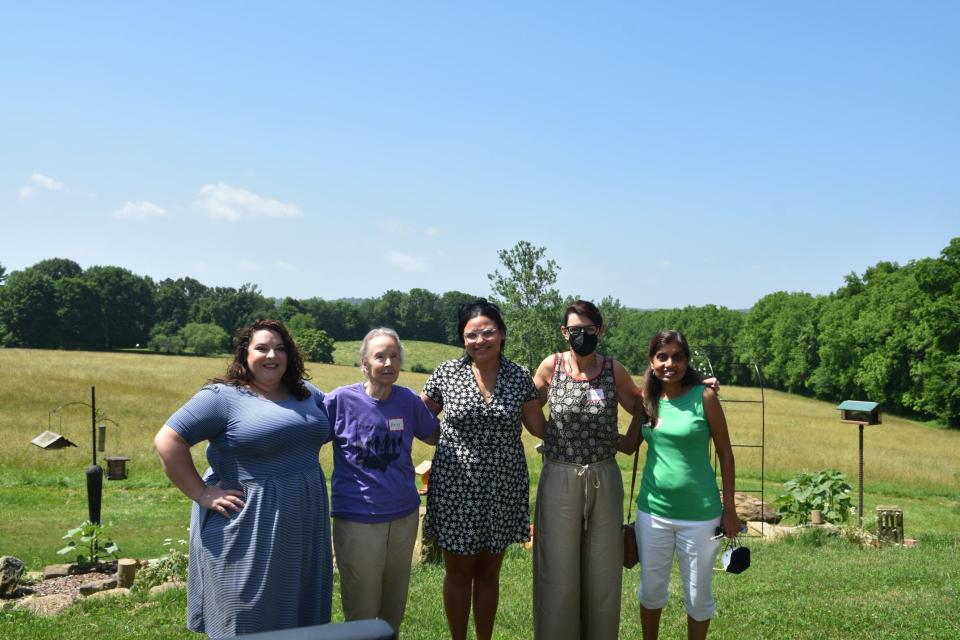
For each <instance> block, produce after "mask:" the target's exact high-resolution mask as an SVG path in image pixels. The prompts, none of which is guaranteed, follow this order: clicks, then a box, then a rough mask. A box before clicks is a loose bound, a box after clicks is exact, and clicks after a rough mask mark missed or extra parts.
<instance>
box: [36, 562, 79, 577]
mask: <svg viewBox="0 0 960 640" xmlns="http://www.w3.org/2000/svg"><path fill="white" fill-rule="evenodd" d="M72 573H73V565H72V564H48V565H47V566H46V567H44V569H43V579H44V580H50V579H51V578H62V577H63V576H68V575H70V574H72Z"/></svg>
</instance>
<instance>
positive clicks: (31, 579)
mask: <svg viewBox="0 0 960 640" xmlns="http://www.w3.org/2000/svg"><path fill="white" fill-rule="evenodd" d="M38 582H43V571H27V572H26V573H25V574H23V578H21V579H20V583H21V584H36V583H38Z"/></svg>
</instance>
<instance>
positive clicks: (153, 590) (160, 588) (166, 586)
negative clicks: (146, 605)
mask: <svg viewBox="0 0 960 640" xmlns="http://www.w3.org/2000/svg"><path fill="white" fill-rule="evenodd" d="M183 586H184V584H183V583H182V582H164V583H163V584H158V585H157V586H155V587H150V595H152V596H155V595H157V594H158V593H163V592H164V591H170V590H171V589H179V588H181V587H183Z"/></svg>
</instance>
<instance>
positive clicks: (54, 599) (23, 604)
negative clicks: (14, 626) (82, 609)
mask: <svg viewBox="0 0 960 640" xmlns="http://www.w3.org/2000/svg"><path fill="white" fill-rule="evenodd" d="M71 604H73V598H71V597H70V596H68V595H67V594H65V593H54V594H52V595H49V596H40V597H37V598H25V599H23V600H21V601H20V602H18V603H17V606H16V607H14V608H16V609H26V610H28V611H30V612H31V613H33V614H34V615H38V616H55V615H57V614H58V613H61V612H62V611H64V610H65V609H67V608H68V607H69V606H70V605H71Z"/></svg>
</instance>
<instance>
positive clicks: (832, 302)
mask: <svg viewBox="0 0 960 640" xmlns="http://www.w3.org/2000/svg"><path fill="white" fill-rule="evenodd" d="M498 258H499V261H500V265H499V267H498V269H497V270H495V271H494V272H493V273H491V274H490V275H489V278H490V289H491V292H492V296H491V298H492V299H493V300H494V301H495V302H497V303H498V304H500V306H501V308H502V309H503V311H504V316H505V319H506V321H507V325H508V327H509V330H510V335H509V338H508V340H507V345H506V351H507V356H508V357H510V358H512V359H514V360H517V361H518V362H521V363H522V364H524V365H525V366H527V367H531V368H533V367H535V366H536V365H537V364H538V363H539V362H540V360H541V359H542V358H543V357H544V356H545V355H547V354H549V353H551V352H552V351H555V350H558V349H562V348H563V343H562V341H561V337H560V333H559V330H558V327H559V325H560V323H561V321H562V313H563V309H564V307H565V305H566V304H567V303H569V301H571V300H572V299H573V298H575V297H577V296H572V295H567V296H563V295H561V293H560V292H559V291H558V290H557V288H556V286H555V285H556V280H557V273H558V271H559V269H560V267H559V266H558V265H557V264H556V262H554V261H553V260H550V259H548V258H547V257H546V249H544V248H542V247H535V246H533V245H532V244H530V243H529V242H526V241H521V242H519V243H517V245H515V246H514V247H513V248H511V249H509V250H502V251H500V252H498ZM475 297H476V296H475V295H473V294H468V293H463V292H460V291H450V292H446V293H443V294H435V293H433V292H430V291H428V290H426V289H419V288H417V289H411V290H410V291H408V292H402V291H393V290H391V291H387V292H385V293H384V294H383V295H382V296H380V297H377V298H365V299H359V300H324V299H322V298H307V299H302V300H298V299H294V298H284V299H282V300H276V299H271V298H267V297H265V296H264V295H263V294H262V293H261V291H260V290H259V289H258V287H257V286H256V285H254V284H245V285H243V286H241V287H240V288H239V289H235V288H231V287H208V286H206V285H204V284H202V283H200V282H198V281H197V280H194V279H193V278H179V279H176V280H174V279H169V278H168V279H165V280H161V281H159V282H155V281H153V280H152V279H151V278H149V277H146V276H138V275H136V274H134V273H132V272H130V271H129V270H127V269H123V268H121V267H114V266H94V267H89V268H88V269H81V268H80V266H79V265H78V264H77V263H75V262H73V261H71V260H65V259H62V258H53V259H50V260H44V261H42V262H39V263H37V264H35V265H33V266H31V267H29V268H26V269H23V270H21V271H14V272H12V273H10V274H7V272H6V270H5V269H4V268H3V266H2V265H0V344H2V345H3V346H6V347H38V348H65V349H92V350H101V349H117V348H130V347H135V346H138V345H139V346H141V347H148V348H149V349H152V350H154V351H158V352H167V353H182V352H193V353H200V354H202V353H214V352H218V351H223V350H226V349H229V345H230V336H232V335H233V334H234V333H235V331H236V330H237V329H238V328H239V327H242V326H245V325H247V324H249V323H250V322H251V321H252V320H253V319H255V318H257V317H267V316H270V317H277V318H280V319H282V320H284V321H285V322H287V324H288V326H290V328H291V332H292V333H293V334H294V336H295V337H296V338H297V341H298V343H300V345H301V347H303V348H304V350H305V351H306V352H307V354H308V357H309V358H310V359H311V360H314V361H319V362H329V361H332V352H333V344H334V341H338V340H359V339H360V338H362V337H363V335H364V334H365V333H366V332H367V331H368V330H369V329H370V328H373V327H377V326H390V327H393V328H395V329H396V330H397V331H398V332H399V333H400V335H401V336H402V337H403V338H404V339H409V340H426V341H431V342H442V343H447V344H457V332H456V311H457V308H458V307H459V306H460V305H461V304H462V303H464V302H466V301H469V300H472V299H474V298H475ZM598 306H600V308H601V310H602V311H603V314H604V318H605V322H606V324H607V334H606V337H605V338H604V340H603V342H602V343H601V349H602V350H603V351H605V352H606V353H607V354H609V355H612V356H614V357H616V358H617V359H618V360H620V361H621V362H622V363H623V364H624V365H625V366H626V367H627V368H628V369H629V370H631V371H633V372H635V373H642V372H643V371H644V370H645V368H646V366H647V345H648V341H649V339H650V337H651V336H652V335H653V334H654V333H656V332H657V331H660V330H662V329H668V328H669V329H678V330H680V331H683V332H684V333H685V334H686V335H687V337H688V338H689V340H690V343H691V345H693V346H695V347H699V348H698V349H697V355H696V357H697V359H698V360H697V362H696V363H695V364H697V365H698V366H701V367H703V366H706V363H707V362H709V365H710V367H711V372H712V373H714V374H716V375H717V376H718V377H719V378H720V379H721V380H722V381H723V382H725V383H728V384H757V383H758V378H757V375H756V373H755V371H754V370H753V369H752V366H748V365H752V364H753V363H755V364H756V365H757V367H758V369H759V371H760V376H761V378H762V380H763V382H764V384H765V385H766V386H768V387H772V388H775V389H781V390H784V391H789V392H792V393H801V394H805V395H810V396H814V397H818V398H823V399H826V400H830V401H834V400H843V399H848V398H851V399H869V400H873V401H876V402H880V403H881V404H882V405H883V408H884V410H885V411H891V412H895V413H907V414H913V415H917V416H920V417H933V418H936V419H939V420H941V421H943V422H945V423H947V424H949V425H951V426H960V384H958V381H960V238H954V239H952V240H951V241H950V243H949V245H948V246H947V247H946V248H944V249H943V251H942V252H941V253H940V255H939V256H938V257H936V258H925V259H922V260H915V261H910V262H909V263H907V264H906V265H899V264H897V263H893V262H881V263H878V264H877V265H875V266H873V267H870V268H868V269H867V270H866V271H865V272H864V273H863V275H857V274H853V273H852V274H849V275H848V276H846V279H845V283H844V285H843V286H842V287H840V288H839V289H838V290H837V291H834V292H832V293H830V294H827V295H817V296H814V295H811V294H809V293H804V292H785V291H778V292H775V293H771V294H768V295H766V296H764V297H763V298H761V299H760V300H758V301H757V302H756V303H755V304H754V305H753V306H752V307H751V308H750V309H748V310H736V309H728V308H726V307H722V306H715V305H704V306H699V307H694V306H689V307H684V308H682V309H658V310H638V309H628V308H624V307H622V306H621V305H620V303H619V301H618V300H616V299H613V298H610V297H607V298H604V299H602V300H600V301H598Z"/></svg>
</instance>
